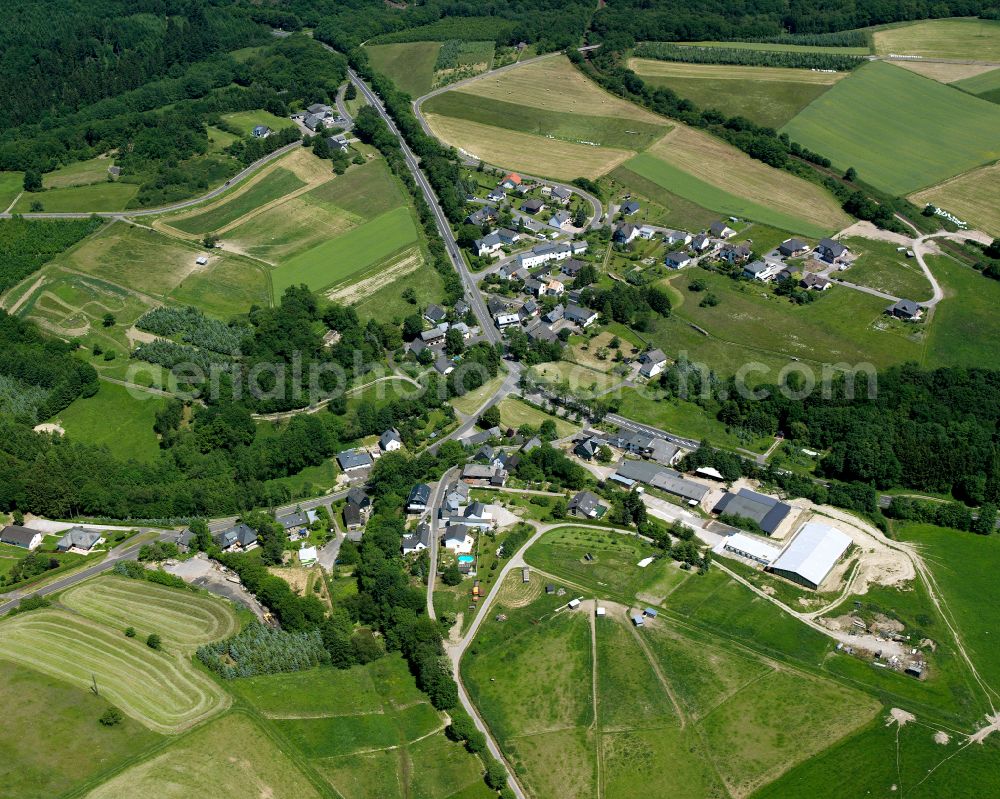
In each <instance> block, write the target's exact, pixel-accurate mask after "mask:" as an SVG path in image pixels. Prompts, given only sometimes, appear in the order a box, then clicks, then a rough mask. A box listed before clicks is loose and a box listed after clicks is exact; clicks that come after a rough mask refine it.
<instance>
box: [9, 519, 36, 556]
mask: <svg viewBox="0 0 1000 799" xmlns="http://www.w3.org/2000/svg"><path fill="white" fill-rule="evenodd" d="M0 544H9V545H10V546H13V547H21V549H27V550H29V551H34V550H35V549H38V547H39V546H41V544H42V534H41V533H40V532H38V530H30V529H28V528H27V527H21V526H19V525H16V524H9V525H7V526H6V527H4V528H3V530H0Z"/></svg>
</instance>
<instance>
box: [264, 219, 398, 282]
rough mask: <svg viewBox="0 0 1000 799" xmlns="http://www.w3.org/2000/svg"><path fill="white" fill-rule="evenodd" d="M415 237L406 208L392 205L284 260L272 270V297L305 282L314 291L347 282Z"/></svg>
mask: <svg viewBox="0 0 1000 799" xmlns="http://www.w3.org/2000/svg"><path fill="white" fill-rule="evenodd" d="M416 240H417V228H416V225H415V224H414V222H413V214H412V213H411V212H410V209H409V208H405V207H404V208H396V209H395V210H393V211H389V212H387V213H385V214H382V215H381V216H379V217H376V218H375V219H372V220H371V221H370V222H367V223H365V224H363V225H360V226H359V227H356V228H354V229H352V230H350V231H348V232H347V233H345V234H343V235H342V236H338V237H337V238H334V239H330V240H329V241H326V242H324V243H322V244H318V245H316V246H315V247H313V248H311V249H309V250H306V251H305V252H303V253H300V254H299V255H297V256H295V257H293V258H290V259H289V260H287V261H285V263H283V264H282V265H281V266H279V267H278V268H277V269H275V270H274V272H273V273H272V278H271V280H272V284H273V291H274V296H275V297H279V296H281V293H282V292H283V291H284V289H285V288H286V287H287V286H291V285H296V284H299V283H305V284H306V285H308V286H309V288H311V289H314V290H318V289H322V288H326V287H329V286H333V285H335V284H338V283H345V282H348V281H349V280H350V279H351V278H352V277H353V276H355V275H357V274H358V273H359V272H361V271H363V270H365V269H367V268H369V267H371V266H374V265H376V264H378V263H380V262H382V261H384V260H386V259H387V258H389V257H390V256H391V255H392V254H393V253H395V252H398V251H399V250H401V249H403V248H404V247H406V246H407V245H408V244H412V243H413V242H415V241H416Z"/></svg>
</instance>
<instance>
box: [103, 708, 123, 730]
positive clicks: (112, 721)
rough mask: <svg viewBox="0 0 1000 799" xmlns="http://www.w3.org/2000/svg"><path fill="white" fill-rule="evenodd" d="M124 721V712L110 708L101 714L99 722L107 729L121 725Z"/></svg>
mask: <svg viewBox="0 0 1000 799" xmlns="http://www.w3.org/2000/svg"><path fill="white" fill-rule="evenodd" d="M124 719H125V717H124V716H123V715H122V712H121V711H120V710H119V709H118V708H116V707H109V708H108V709H107V710H105V711H104V712H103V713H102V714H101V717H100V718H99V719H98V721H99V722H101V724H103V725H104V726H105V727H114V726H115V725H117V724H121V723H122V721H123V720H124Z"/></svg>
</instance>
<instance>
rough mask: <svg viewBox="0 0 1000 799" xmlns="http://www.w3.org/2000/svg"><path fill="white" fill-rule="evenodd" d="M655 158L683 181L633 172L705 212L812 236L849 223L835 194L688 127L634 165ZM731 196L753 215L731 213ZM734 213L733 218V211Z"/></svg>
mask: <svg viewBox="0 0 1000 799" xmlns="http://www.w3.org/2000/svg"><path fill="white" fill-rule="evenodd" d="M838 85H841V84H838ZM834 88H836V87H834ZM831 91H833V89H831ZM651 157H655V159H656V161H659V162H662V163H664V164H667V165H668V166H670V167H673V169H674V171H675V173H680V175H683V176H685V177H681V176H680V175H678V174H670V173H668V174H666V175H664V176H663V178H662V179H661V175H660V173H659V171H658V170H657V168H656V166H655V162H654V163H653V164H650V163H648V162H645V161H643V162H642V164H643V166H644V167H646V168H650V167H652V171H651V173H647V172H646V171H644V170H643V169H638V170H636V169H635V168H634V167H632V166H631V164H630V168H632V169H633V171H638V172H639V173H640V174H644V175H646V176H647V177H649V179H650V180H652V181H654V182H656V183H659V184H661V185H663V186H664V187H665V188H667V189H669V190H670V191H673V192H674V193H676V194H680V195H682V196H684V197H688V198H689V199H691V200H694V201H695V202H697V203H698V204H699V205H703V206H704V207H706V208H712V209H713V210H716V211H722V212H726V213H727V215H730V216H747V217H749V218H750V219H754V220H756V221H758V222H764V223H766V224H769V225H773V226H774V227H778V228H781V229H782V230H792V231H794V232H796V233H805V234H806V235H809V236H812V237H815V236H817V235H820V234H822V233H824V232H826V233H829V232H830V231H834V230H840V229H842V228H843V227H845V226H846V225H848V224H850V218H849V217H848V216H847V215H846V214H845V213H844V212H843V211H842V210H841V209H840V205H839V204H838V203H837V201H836V199H835V198H834V197H833V195H831V194H830V193H828V192H827V191H825V190H824V189H822V188H820V187H819V186H817V185H816V184H814V183H810V182H808V181H806V180H804V179H802V178H798V177H795V176H794V175H791V174H789V173H788V172H785V171H783V170H780V169H774V168H773V167H769V166H767V165H766V164H764V163H763V162H761V161H756V160H754V159H753V158H751V157H750V156H748V155H747V154H746V153H744V152H742V151H741V150H737V149H736V148H735V147H732V146H731V145H729V144H727V143H726V142H724V141H722V140H721V139H717V138H715V137H714V136H712V135H711V134H708V133H705V132H703V131H700V130H696V129H694V128H689V127H687V126H686V125H678V126H677V127H675V128H674V129H673V130H672V131H670V133H668V134H667V135H666V136H664V137H663V139H661V140H660V141H659V142H657V143H656V144H655V145H653V146H652V147H651V148H650V150H649V152H648V153H645V154H643V155H640V156H639V157H638V159H636V160H639V159H647V158H651ZM695 176H697V177H695ZM691 181H695V182H696V183H695V184H691ZM672 184H674V185H672ZM696 184H701V185H702V186H705V185H707V186H708V187H709V190H708V191H706V190H705V189H701V190H695V189H694V188H693V187H692V186H693V185H696ZM730 196H732V197H737V198H739V202H742V203H745V204H746V205H747V206H748V207H749V208H750V210H746V211H744V210H741V208H740V206H738V205H737V206H736V207H735V208H733V207H732V206H731V205H729V203H730V202H731V200H729V199H728V197H730ZM724 198H725V199H724ZM724 202H725V204H724ZM731 208H733V210H734V211H735V213H731V212H730V209H731ZM759 209H764V210H765V211H766V212H767V214H768V218H762V217H760V213H761V211H760V210H759ZM751 211H752V212H751ZM790 225H792V226H790Z"/></svg>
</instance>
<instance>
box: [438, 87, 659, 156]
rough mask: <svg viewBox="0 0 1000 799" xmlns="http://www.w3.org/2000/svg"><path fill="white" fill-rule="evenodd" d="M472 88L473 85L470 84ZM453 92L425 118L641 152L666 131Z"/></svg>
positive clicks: (656, 124) (652, 124) (638, 123)
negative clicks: (459, 120)
mask: <svg viewBox="0 0 1000 799" xmlns="http://www.w3.org/2000/svg"><path fill="white" fill-rule="evenodd" d="M473 87H475V84H473ZM474 92H475V89H474V88H473V89H472V90H471V91H465V90H461V89H459V90H456V91H453V92H445V93H444V94H439V95H437V96H436V97H432V98H431V99H430V100H428V101H427V102H426V103H424V105H423V109H424V111H425V112H426V113H428V114H434V115H435V116H446V117H456V118H458V119H467V120H470V121H472V122H478V123H480V124H482V125H489V126H491V127H494V128H500V129H503V130H512V131H519V132H521V133H530V134H533V135H535V136H544V137H546V138H550V139H559V140H562V141H568V142H575V143H577V144H589V145H590V146H593V145H595V144H596V145H599V146H602V147H617V148H621V149H625V150H642V149H645V148H646V147H648V146H649V145H650V144H652V143H653V142H654V141H656V139H658V138H660V137H661V136H662V135H663V134H664V133H666V132H667V130H668V129H669V125H668V124H667V122H666V120H661V121H660V122H646V121H639V120H635V119H628V118H622V117H613V116H591V115H589V114H587V113H584V112H583V109H581V110H579V111H576V112H572V113H567V112H566V111H563V110H549V109H546V108H544V107H543V108H538V107H535V106H528V105H521V104H519V103H517V102H516V101H508V100H498V99H496V98H494V97H483V96H481V95H478V94H475V93H474Z"/></svg>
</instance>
